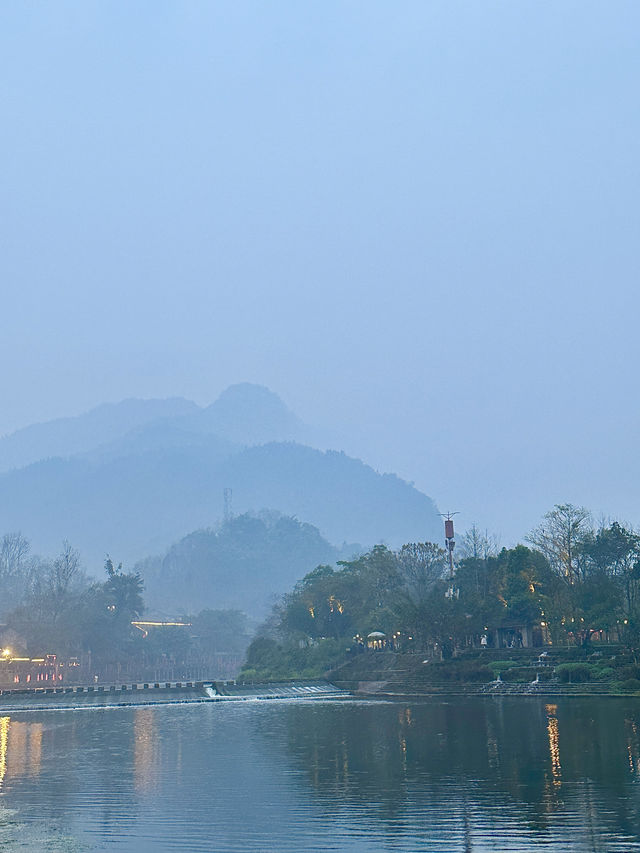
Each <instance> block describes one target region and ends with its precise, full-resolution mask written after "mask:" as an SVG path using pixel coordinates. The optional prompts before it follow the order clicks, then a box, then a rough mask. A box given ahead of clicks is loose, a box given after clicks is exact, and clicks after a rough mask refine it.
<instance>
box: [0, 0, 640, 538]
mask: <svg viewBox="0 0 640 853" xmlns="http://www.w3.org/2000/svg"><path fill="white" fill-rule="evenodd" d="M639 26H640V5H639V4H638V3H637V2H636V0H633V2H622V0H620V2H616V0H613V2H606V3H605V2H589V0H575V2H573V1H572V0H560V2H558V0H548V2H540V0H535V2H527V0H519V2H512V0H502V2H492V1H491V0H483V2H482V3H478V2H475V0H468V2H456V0H441V2H429V0H416V2H413V0H404V2H402V0H401V1H400V2H393V3H390V2H377V0H361V1H360V2H358V0H352V1H351V2H347V0H345V2H331V0H322V2H319V0H318V2H311V0H310V2H305V3H302V2H298V0H288V1H287V2H282V0H272V2H269V3H264V2H242V0H233V2H231V0H229V2H211V0H202V2H199V1H197V0H181V2H166V0H153V1H151V0H137V2H136V3H130V2H128V0H112V2H109V3H104V2H92V0H77V2H68V0H57V2H55V3H53V2H49V3H46V2H45V3H33V2H25V3H4V4H2V5H1V6H0V115H1V116H2V119H1V121H2V133H0V164H1V165H0V199H1V204H0V290H1V293H0V295H1V301H0V305H1V314H0V316H1V323H2V325H1V327H0V328H1V329H2V333H1V335H0V359H1V363H2V370H1V371H0V394H1V399H2V401H3V405H2V406H1V407H0V433H3V432H9V431H12V430H14V429H17V428H19V427H21V426H24V425H26V424H28V423H31V422H34V421H40V420H47V419H50V418H53V417H57V416H61V415H68V414H75V413H79V412H82V411H84V410H86V409H88V408H91V407H92V406H95V405H97V404H99V403H101V402H104V401H117V400H120V399H123V398H126V397H168V396H184V397H187V398H189V399H193V400H195V401H196V402H198V403H200V404H207V403H209V402H211V401H212V400H214V399H215V398H216V397H217V396H218V394H219V393H220V392H221V391H222V390H223V389H224V388H225V387H227V386H228V385H229V384H231V383H234V382H241V381H250V382H257V383H261V384H264V385H267V386H268V387H270V388H271V389H272V390H274V391H276V392H277V393H279V394H280V395H281V396H282V397H283V399H284V400H285V401H286V402H287V404H288V405H289V406H290V407H291V408H292V409H294V410H295V411H296V412H297V413H298V415H299V416H300V417H301V418H302V419H303V420H305V421H306V422H308V423H310V424H314V425H317V426H321V427H326V428H327V429H331V430H333V433H334V434H335V435H336V436H337V437H338V438H337V439H336V441H339V442H340V443H341V445H342V448H343V449H345V450H347V451H348V452H350V453H353V454H355V455H357V456H360V457H362V458H364V459H365V460H366V461H367V462H369V463H371V464H372V465H374V467H376V468H378V469H379V470H382V471H394V472H396V473H398V474H400V475H401V476H403V477H405V478H406V479H408V480H411V481H414V482H415V484H416V486H418V487H419V488H420V489H422V490H423V491H425V492H426V493H427V494H429V495H430V496H432V497H433V498H434V499H435V500H436V502H437V503H438V505H439V506H440V508H441V509H443V510H449V509H450V510H457V511H459V512H460V516H459V523H460V525H462V526H467V525H469V524H471V523H473V522H475V523H477V524H479V525H480V526H481V527H486V528H488V529H489V530H491V531H495V532H496V533H498V534H499V535H500V536H501V537H502V540H503V541H505V542H507V543H508V542H509V541H511V540H514V539H515V538H518V537H522V535H523V534H524V533H525V532H526V531H527V530H528V529H530V528H531V527H533V526H534V525H535V524H536V523H537V522H538V520H539V518H540V516H541V514H542V513H543V512H545V511H546V510H547V509H549V508H550V507H551V506H552V505H553V504H555V503H559V502H566V501H571V502H573V503H576V504H585V505H587V506H589V507H590V508H591V509H592V510H593V511H594V513H596V514H600V513H603V514H606V515H612V516H617V517H620V518H623V519H624V520H627V521H629V522H631V523H634V524H640V507H639V506H638V500H637V494H638V493H637V483H638V482H639V481H640V460H639V459H638V453H637V436H638V426H639V424H640V399H639V397H638V394H637V393H636V391H637V366H638V355H639V350H640V336H639V335H638V331H637V325H638V309H639V308H640V296H639V295H638V291H637V282H638V272H639V249H638V245H639V241H638V234H639V233H640V222H639V215H638V199H639V198H640V192H639V190H640V186H639V184H640V181H639V169H640V166H639V163H640V158H639V157H638V142H639V130H640V111H639V96H638V92H639V91H640V86H639V82H640V52H639V51H638V49H637V33H638V28H639Z"/></svg>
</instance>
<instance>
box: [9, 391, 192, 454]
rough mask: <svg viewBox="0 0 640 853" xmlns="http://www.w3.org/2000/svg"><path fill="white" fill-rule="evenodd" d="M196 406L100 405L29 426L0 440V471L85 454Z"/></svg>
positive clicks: (173, 402) (176, 401) (179, 402)
mask: <svg viewBox="0 0 640 853" xmlns="http://www.w3.org/2000/svg"><path fill="white" fill-rule="evenodd" d="M197 411H198V406H196V404H195V403H191V402H190V401H189V400H184V399H182V398H181V397H174V398H171V399H168V400H123V401H122V402H120V403H104V404H103V405H101V406H97V407H96V408H95V409H92V410H91V411H90V412H86V413H85V414H83V415H78V416H76V417H69V418H57V419H56V420H53V421H47V422H45V423H38V424H32V425H31V426H28V427H25V428H24V429H20V430H18V431H17V432H14V433H11V434H10V435H5V436H3V437H2V438H0V471H8V470H10V469H11V468H22V467H23V466H25V465H30V464H31V463H32V462H38V461H39V460H41V459H48V458H50V457H54V456H62V457H67V456H72V455H75V454H78V453H85V452H87V451H90V450H92V449H94V448H96V447H99V446H100V445H102V444H107V443H109V442H112V441H115V440H116V439H118V438H120V437H122V436H124V435H125V434H126V433H128V432H130V431H131V430H135V429H137V428H140V427H141V426H142V425H144V424H148V423H151V422H153V421H156V420H158V419H165V420H166V419H171V418H183V417H185V416H186V415H189V414H193V413H194V412H197Z"/></svg>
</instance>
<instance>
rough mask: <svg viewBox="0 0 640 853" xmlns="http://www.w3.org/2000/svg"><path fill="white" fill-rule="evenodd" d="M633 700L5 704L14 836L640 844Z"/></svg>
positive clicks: (44, 844) (447, 847)
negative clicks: (29, 710)
mask: <svg viewBox="0 0 640 853" xmlns="http://www.w3.org/2000/svg"><path fill="white" fill-rule="evenodd" d="M639 719H640V706H638V703H637V702H636V701H634V700H630V699H629V700H627V699H624V700H611V699H605V698H594V699H585V700H582V699H571V700H558V702H557V704H550V703H545V702H544V701H543V700H538V699H534V698H531V699H523V698H519V697H518V698H509V697H502V698H495V697H494V698H489V699H482V698H470V699H462V700H456V701H445V700H442V699H433V700H429V701H424V702H422V703H417V702H411V703H390V702H386V703H373V702H356V701H347V702H333V701H323V702H309V701H308V700H301V701H294V702H291V701H288V702H278V701H270V702H264V703H220V704H211V705H196V706H180V707H175V706H164V707H141V708H123V709H102V710H93V711H78V712H38V713H37V714H23V715H20V714H16V715H15V716H12V717H11V718H9V717H8V716H4V717H0V849H2V850H16V851H17V850H34V851H36V850H37V851H40V850H52V851H53V850H55V851H61V850H106V849H109V850H113V851H123V853H124V851H141V853H144V851H152V850H153V851H162V850H167V851H169V850H181V851H207V852H208V853H211V852H212V851H225V853H226V851H229V853H233V851H243V853H244V852H245V851H246V853H255V851H267V850H274V851H294V850H296V851H298V850H301V849H303V848H305V849H307V850H317V851H329V850H338V851H341V850H345V851H378V850H390V851H406V853H409V851H411V853H414V851H422V850H425V851H426V850H429V851H447V853H458V851H464V853H468V852H469V851H528V850H533V849H537V848H538V847H540V846H544V847H546V848H547V849H549V848H551V849H554V850H563V851H564V850H579V851H582V850H584V851H598V853H599V851H602V853H605V852H606V853H614V851H635V850H637V851H640V822H639V818H640V799H639V797H640V788H639V785H640V777H639V771H640V761H639V756H640V727H639V725H638V720H639Z"/></svg>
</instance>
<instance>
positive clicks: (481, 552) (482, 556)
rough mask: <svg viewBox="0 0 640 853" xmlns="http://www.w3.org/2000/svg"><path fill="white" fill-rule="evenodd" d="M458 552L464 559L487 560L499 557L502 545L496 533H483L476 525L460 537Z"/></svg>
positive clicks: (486, 531)
mask: <svg viewBox="0 0 640 853" xmlns="http://www.w3.org/2000/svg"><path fill="white" fill-rule="evenodd" d="M457 550H458V554H459V556H460V557H462V558H464V557H473V558H474V559H476V560H486V559H488V558H489V557H496V556H497V554H498V551H499V550H500V543H499V542H498V537H497V536H496V535H495V533H489V531H488V530H485V531H484V532H483V531H482V530H480V528H479V527H478V526H477V524H475V523H474V524H472V525H471V527H470V528H469V529H468V530H465V532H464V533H463V534H462V536H461V537H460V540H459V543H458V549H457Z"/></svg>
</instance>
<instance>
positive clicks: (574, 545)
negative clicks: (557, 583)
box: [525, 504, 593, 584]
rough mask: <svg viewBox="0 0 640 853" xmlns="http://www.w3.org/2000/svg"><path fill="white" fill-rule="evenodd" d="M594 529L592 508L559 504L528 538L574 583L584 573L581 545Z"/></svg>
mask: <svg viewBox="0 0 640 853" xmlns="http://www.w3.org/2000/svg"><path fill="white" fill-rule="evenodd" d="M592 531H593V522H592V519H591V513H590V512H589V510H587V509H585V507H583V506H573V504H556V505H555V506H554V508H553V509H552V510H550V511H549V512H547V513H545V515H544V516H543V521H542V524H540V525H539V526H538V527H536V528H535V530H532V531H531V533H529V534H528V535H527V536H526V537H525V539H526V540H527V542H530V543H531V544H532V545H533V546H534V547H536V548H537V549H538V550H539V551H541V552H542V553H543V554H544V555H545V557H546V558H547V560H548V561H549V563H550V565H551V567H552V568H553V569H554V570H555V571H556V572H557V573H558V574H559V575H560V576H561V577H563V578H564V579H565V580H566V581H567V583H569V584H574V583H575V582H576V581H577V580H579V578H580V575H581V561H582V559H583V554H582V545H583V544H584V542H585V540H586V539H587V538H588V537H589V536H590V535H592Z"/></svg>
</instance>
